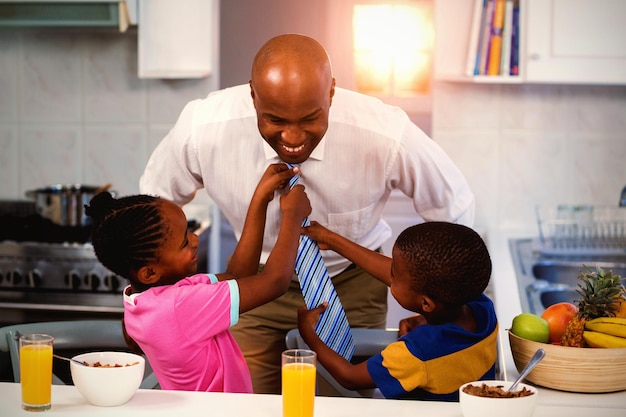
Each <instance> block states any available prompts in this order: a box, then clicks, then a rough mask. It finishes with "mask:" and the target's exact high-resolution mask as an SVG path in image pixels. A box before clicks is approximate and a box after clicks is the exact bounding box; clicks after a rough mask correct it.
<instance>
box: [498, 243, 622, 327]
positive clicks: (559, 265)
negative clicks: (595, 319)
mask: <svg viewBox="0 0 626 417" xmlns="http://www.w3.org/2000/svg"><path fill="white" fill-rule="evenodd" d="M509 250H510V252H511V257H512V260H513V264H514V267H515V274H516V279H517V286H518V290H519V294H520V301H521V304H522V310H523V311H524V312H527V313H533V314H538V315H541V314H542V313H543V311H544V310H545V309H546V307H548V306H550V305H552V304H556V303H559V302H563V301H565V302H570V303H571V302H574V301H575V300H577V299H578V298H580V296H579V295H578V293H577V292H576V289H577V288H578V287H577V284H578V283H579V280H578V275H579V274H580V272H581V271H583V270H584V269H585V268H584V266H587V267H588V268H590V269H591V270H595V269H596V267H600V268H602V269H604V270H605V271H609V270H610V271H613V273H615V274H619V275H621V276H622V277H626V250H625V251H624V253H616V252H615V251H611V252H610V253H603V252H601V251H594V252H592V253H582V252H580V251H577V252H572V253H567V252H560V253H558V254H553V253H552V254H549V255H546V254H545V253H544V252H542V251H541V250H540V244H539V243H538V241H537V240H535V239H511V240H510V241H509Z"/></svg>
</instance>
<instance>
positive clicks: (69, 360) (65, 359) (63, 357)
mask: <svg viewBox="0 0 626 417" xmlns="http://www.w3.org/2000/svg"><path fill="white" fill-rule="evenodd" d="M52 356H54V357H55V358H57V359H63V360H64V361H68V362H74V363H77V364H79V365H83V366H89V365H87V364H86V363H85V362H83V361H79V360H78V359H74V358H66V357H65V356H60V355H57V354H55V353H53V354H52Z"/></svg>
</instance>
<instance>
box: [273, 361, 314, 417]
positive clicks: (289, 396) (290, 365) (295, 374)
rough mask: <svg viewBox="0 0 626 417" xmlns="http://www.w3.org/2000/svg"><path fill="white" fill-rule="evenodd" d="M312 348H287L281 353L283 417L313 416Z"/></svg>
mask: <svg viewBox="0 0 626 417" xmlns="http://www.w3.org/2000/svg"><path fill="white" fill-rule="evenodd" d="M316 359H317V355H316V353H315V352H313V351H312V350H307V349H289V350H286V351H284V352H283V354H282V386H283V388H282V397H283V417H313V403H314V400H315V365H316Z"/></svg>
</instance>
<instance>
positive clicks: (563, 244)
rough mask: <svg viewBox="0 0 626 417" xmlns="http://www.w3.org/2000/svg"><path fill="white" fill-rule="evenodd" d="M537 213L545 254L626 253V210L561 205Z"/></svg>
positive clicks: (541, 249)
mask: <svg viewBox="0 0 626 417" xmlns="http://www.w3.org/2000/svg"><path fill="white" fill-rule="evenodd" d="M536 212H537V224H538V226H539V244H540V245H539V246H540V247H539V252H541V253H542V254H546V255H577V254H585V255H586V254H593V255H600V256H605V255H606V256H608V255H625V254H626V207H614V206H592V205H579V206H572V205H564V204H561V205H558V206H556V207H545V206H538V207H537V208H536Z"/></svg>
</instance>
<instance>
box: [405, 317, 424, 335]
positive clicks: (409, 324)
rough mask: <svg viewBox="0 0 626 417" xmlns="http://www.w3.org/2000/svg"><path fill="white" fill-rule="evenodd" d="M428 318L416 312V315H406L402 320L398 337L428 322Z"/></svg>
mask: <svg viewBox="0 0 626 417" xmlns="http://www.w3.org/2000/svg"><path fill="white" fill-rule="evenodd" d="M426 323H427V322H426V318H424V316H422V315H421V314H416V315H414V316H410V317H406V318H404V319H402V320H400V324H399V326H398V327H399V329H398V337H401V336H404V335H405V334H407V333H408V332H410V331H411V330H413V329H415V328H416V327H418V326H421V325H423V324H426Z"/></svg>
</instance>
